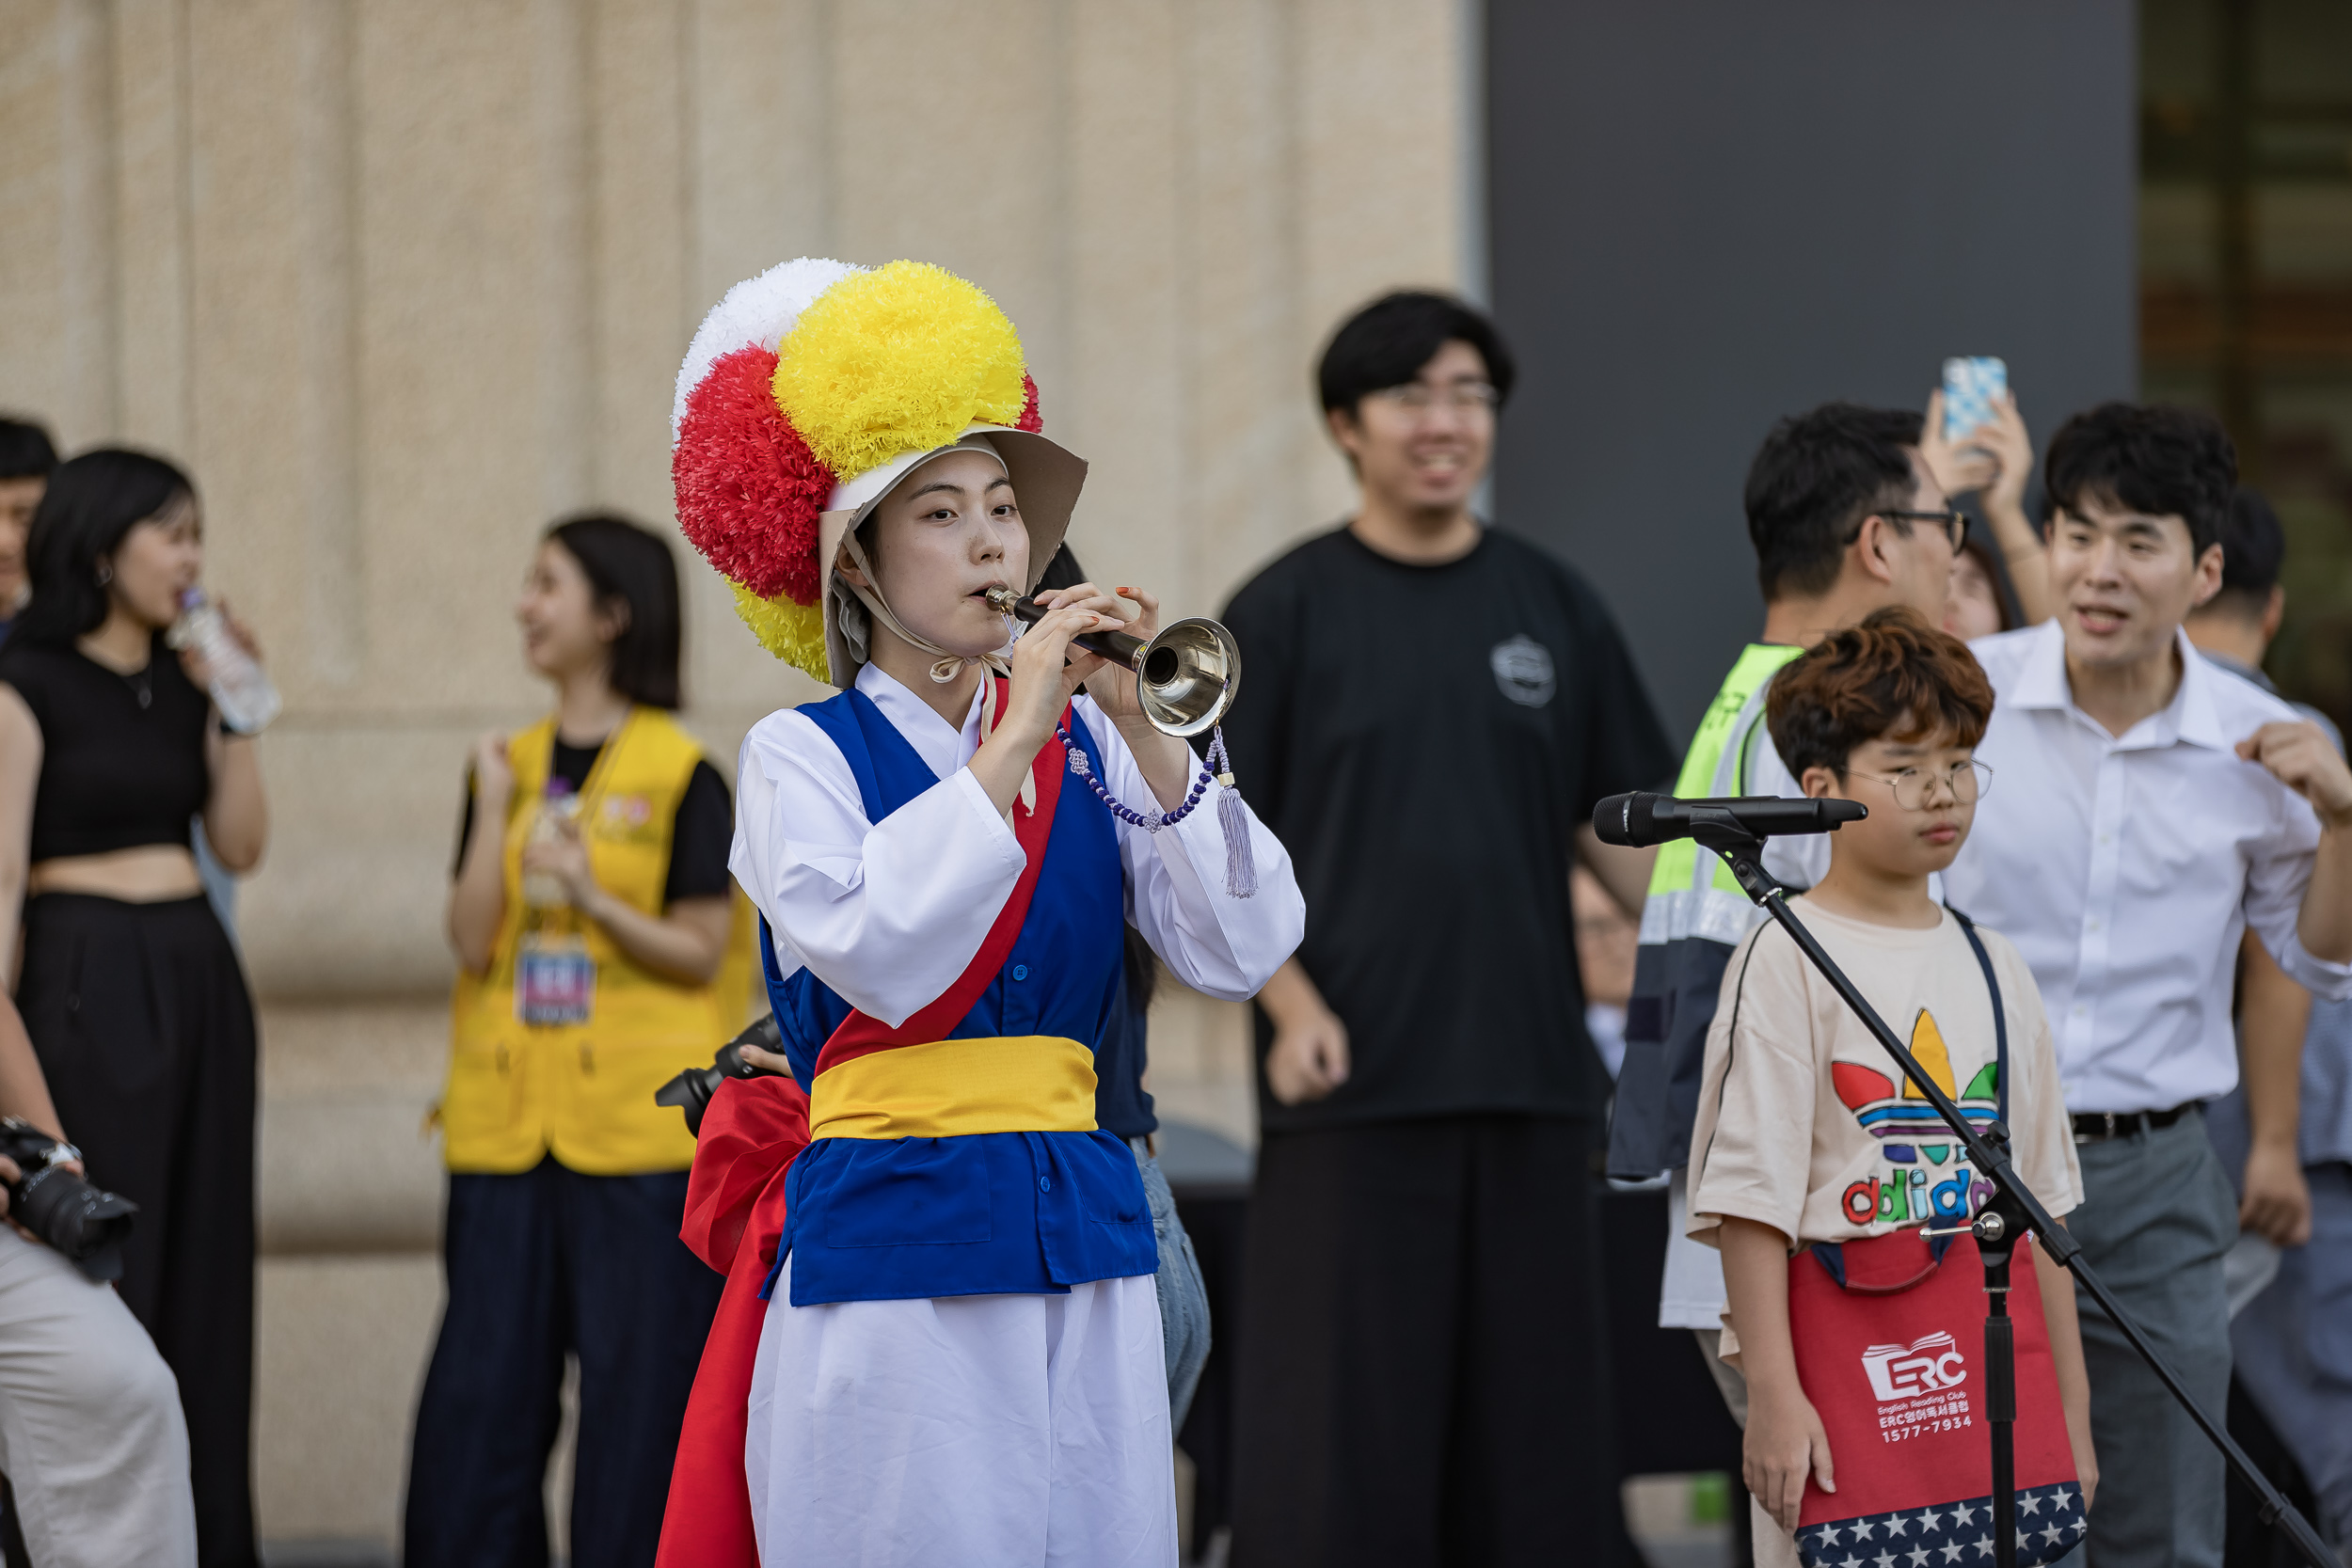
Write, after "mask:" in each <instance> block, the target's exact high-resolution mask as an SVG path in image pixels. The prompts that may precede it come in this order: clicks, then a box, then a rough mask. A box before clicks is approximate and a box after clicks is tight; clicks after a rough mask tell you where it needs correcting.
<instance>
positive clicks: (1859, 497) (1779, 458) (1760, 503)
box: [1741, 403, 1919, 600]
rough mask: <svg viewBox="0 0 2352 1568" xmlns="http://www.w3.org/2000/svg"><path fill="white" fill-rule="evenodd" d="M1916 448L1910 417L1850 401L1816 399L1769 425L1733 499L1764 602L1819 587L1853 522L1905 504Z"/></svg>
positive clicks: (1914, 417)
mask: <svg viewBox="0 0 2352 1568" xmlns="http://www.w3.org/2000/svg"><path fill="white" fill-rule="evenodd" d="M1918 444H1919V415H1918V414H1916V413H1915V412H1913V411H1912V410H1909V409H1902V408H1866V407H1864V406H1863V405H1862V404H1858V403H1825V404H1821V405H1820V407H1819V408H1814V409H1810V410H1808V411H1806V412H1805V413H1803V414H1798V415H1794V416H1792V417H1790V418H1788V419H1785V420H1781V421H1780V422H1779V423H1778V424H1776V425H1774V426H1772V434H1771V435H1769V436H1765V437H1764V444H1763V445H1762V446H1761V447H1759V448H1757V449H1756V461H1755V462H1753V463H1751V464H1749V465H1748V483H1747V488H1746V490H1745V491H1744V492H1743V494H1742V496H1741V500H1742V502H1743V504H1744V505H1745V506H1746V508H1747V514H1748V538H1749V539H1750V540H1751V541H1753V542H1754V543H1755V545H1756V582H1757V584H1758V585H1759V586H1760V587H1761V588H1762V589H1763V590H1764V597H1765V598H1766V599H1767V600H1771V599H1777V598H1779V597H1781V596H1782V595H1783V594H1825V593H1827V592H1828V591H1829V587H1830V584H1832V583H1834V582H1836V580H1837V563H1838V559H1839V557H1841V556H1842V555H1844V554H1845V551H1846V546H1848V545H1851V544H1852V543H1853V539H1854V533H1855V531H1857V530H1858V529H1859V528H1860V527H1861V526H1862V520H1863V519H1864V518H1866V517H1867V516H1869V515H1870V514H1871V513H1873V512H1879V511H1883V510H1885V509H1887V508H1889V507H1892V508H1894V509H1896V510H1898V511H1899V510H1901V509H1902V507H1903V504H1904V503H1905V502H1907V501H1908V500H1910V499H1911V492H1912V487H1913V486H1914V485H1915V483H1918V480H1917V475H1916V473H1915V470H1914V469H1913V467H1912V466H1911V452H1910V450H1909V449H1911V448H1914V447H1916V446H1917V445H1918ZM1896 527H1897V528H1898V530H1899V531H1901V532H1903V533H1906V534H1908V533H1909V532H1910V531H1911V525H1909V524H1908V523H1899V524H1897V525H1896Z"/></svg>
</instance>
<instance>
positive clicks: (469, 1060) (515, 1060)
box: [439, 707, 754, 1176]
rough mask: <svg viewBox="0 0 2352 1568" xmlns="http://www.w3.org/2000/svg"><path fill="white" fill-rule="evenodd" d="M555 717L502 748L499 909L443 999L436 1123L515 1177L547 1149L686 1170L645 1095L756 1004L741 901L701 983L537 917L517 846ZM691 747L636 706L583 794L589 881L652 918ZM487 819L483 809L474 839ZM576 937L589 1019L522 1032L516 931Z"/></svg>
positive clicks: (625, 1170)
mask: <svg viewBox="0 0 2352 1568" xmlns="http://www.w3.org/2000/svg"><path fill="white" fill-rule="evenodd" d="M554 749H555V721H554V719H553V718H551V717H550V718H548V719H545V720H542V721H539V722H538V723H536V724H533V725H532V727H531V728H529V729H527V730H523V731H521V732H519V733H517V734H516V735H514V736H510V737H508V740H507V749H506V751H507V759H508V761H509V762H510V764H511V765H512V766H513V768H514V770H515V792H514V797H513V800H512V801H511V803H510V804H509V806H508V808H507V816H506V822H505V824H504V826H505V853H504V863H505V864H504V870H505V884H506V912H505V916H504V919H503V921H502V922H501V925H500V927H499V936H498V943H497V946H496V947H495V948H494V949H493V951H492V954H491V958H490V967H489V970H488V971H487V973H485V974H480V975H474V974H464V973H462V972H461V973H460V974H458V976H457V984H456V988H455V990H454V992H453V996H452V999H451V1008H450V1012H451V1029H450V1034H451V1050H450V1068H449V1084H448V1087H447V1089H446V1091H445V1092H444V1093H443V1095H442V1099H441V1106H440V1112H439V1116H440V1122H441V1127H442V1132H443V1135H444V1139H445V1144H444V1148H445V1153H446V1156H447V1159H448V1161H449V1168H450V1169H451V1170H453V1171H462V1172H486V1173H492V1174H512V1173H515V1172H518V1171H526V1170H529V1169H531V1168H532V1166H533V1165H535V1164H538V1163H539V1161H540V1160H541V1159H542V1158H544V1157H545V1156H546V1155H548V1153H550V1152H551V1153H553V1154H554V1156H555V1157H556V1159H558V1160H560V1161H561V1162H563V1164H564V1165H566V1166H568V1167H569V1168H571V1169H573V1170H576V1171H579V1172H581V1173H582V1174H584V1175H589V1176H627V1175H637V1174H642V1173H644V1172H648V1171H662V1170H683V1169H685V1168H686V1167H687V1166H688V1165H690V1164H692V1163H693V1159H694V1137H693V1134H692V1133H691V1132H688V1131H687V1130H686V1118H685V1117H682V1116H680V1115H679V1114H678V1113H677V1111H676V1110H675V1108H673V1107H670V1106H663V1105H656V1104H655V1103H654V1102H653V1096H654V1091H655V1090H656V1089H658V1088H660V1086H661V1085H663V1084H665V1083H667V1082H668V1081H669V1080H670V1079H671V1078H672V1077H674V1076H675V1075H676V1074H677V1073H678V1072H679V1071H680V1070H682V1069H686V1068H690V1067H707V1066H709V1065H710V1058H711V1056H712V1054H713V1053H716V1052H717V1051H718V1049H719V1047H720V1046H722V1045H723V1044H725V1043H726V1042H727V1040H728V1039H729V1038H730V1037H733V1036H734V1034H735V1032H736V1031H737V1030H738V1029H739V1028H741V1027H742V1025H743V1022H744V1021H745V1018H746V1016H747V1014H748V1013H749V1011H750V1006H751V1001H752V987H753V985H754V980H753V974H754V970H753V967H752V966H753V961H754V960H753V946H752V916H751V904H750V901H749V900H748V899H746V898H745V897H744V896H743V895H742V893H741V891H740V890H737V891H736V892H735V894H734V905H735V918H734V922H733V926H732V928H731V929H730V932H729V935H728V941H727V951H726V956H725V958H723V960H722V961H721V963H720V967H719V973H718V974H717V975H716V976H715V977H714V978H713V979H712V981H711V982H710V983H709V984H707V985H702V986H690V985H680V984H677V983H675V982H674V981H671V980H667V979H664V978H662V977H661V976H660V975H658V974H654V973H652V972H651V971H649V970H645V969H641V968H639V967H638V966H637V965H636V964H635V963H633V962H631V961H630V959H629V958H628V957H627V956H626V955H624V954H623V953H622V952H621V950H620V948H619V947H618V946H617V945H615V944H614V942H612V939H611V938H610V937H608V936H606V935H605V934H604V931H603V930H602V929H601V928H600V927H598V926H597V925H596V923H595V922H594V921H592V920H589V919H588V918H587V917H585V916H584V915H582V914H580V912H579V911H575V910H572V909H570V908H568V907H558V908H555V909H548V910H534V909H531V908H529V907H528V906H526V905H525V904H524V902H523V895H522V851H523V846H524V844H525V843H526V842H527V841H528V840H529V838H530V836H531V828H532V821H533V818H534V816H535V814H536V813H537V811H538V809H539V802H540V800H541V798H542V796H543V795H544V793H545V791H546V788H547V780H548V768H549V765H550V763H551V761H552V759H553V756H554ZM702 758H703V750H702V747H701V745H700V744H699V743H698V742H696V741H695V739H694V738H693V737H692V736H690V735H688V734H687V733H686V732H685V731H684V730H682V729H680V728H679V727H678V725H677V722H676V721H675V720H674V719H672V718H671V717H670V716H669V715H668V714H666V713H663V712H662V711H660V709H658V708H647V707H634V708H631V709H630V710H629V712H628V717H627V718H626V719H624V720H623V721H622V722H621V726H620V728H619V729H617V730H615V731H614V732H613V734H612V738H611V739H610V740H608V741H606V742H605V745H604V749H603V751H602V752H599V753H598V754H597V757H596V766H595V767H594V768H592V769H591V770H590V771H589V774H588V781H587V784H586V786H585V787H584V788H583V789H581V791H580V812H579V821H580V830H581V834H582V837H583V838H584V840H585V841H586V843H587V846H588V863H589V865H590V866H591V867H592V868H593V869H594V871H595V874H596V885H597V886H599V887H601V888H602V889H604V890H605V891H606V892H607V893H610V894H612V895H615V896H617V897H620V898H622V899H625V900H627V901H628V903H630V904H631V905H634V906H635V907H636V908H638V909H640V910H642V911H644V912H645V913H647V914H649V915H655V916H659V915H660V913H661V912H662V892H663V886H664V884H665V883H666V881H667V880H668V878H669V873H670V838H671V833H672V832H673V830H674V829H675V824H676V820H677V808H678V802H679V801H680V800H683V799H685V796H686V786H687V784H688V782H689V781H690V780H691V778H692V777H693V774H694V766H695V764H696V763H698V762H700V761H701V760H702ZM489 827H490V825H489V824H488V823H485V822H484V821H483V820H482V819H481V817H480V816H479V815H477V816H476V818H475V824H474V831H475V832H487V831H489ZM533 929H535V930H537V931H539V932H541V933H543V934H546V935H548V936H549V937H552V938H556V939H565V938H577V939H579V940H580V941H581V942H584V943H585V946H586V950H587V955H588V957H589V958H590V959H591V960H592V961H593V962H594V965H595V982H594V986H593V990H592V991H591V994H590V1002H589V1011H588V1016H587V1021H586V1022H581V1023H558V1024H544V1023H525V1022H522V1021H521V1020H520V1019H519V1018H518V1017H517V1016H516V1012H517V1009H516V994H515V983H516V953H517V951H518V950H519V949H520V948H521V946H522V944H523V939H524V936H525V933H526V931H528V930H533Z"/></svg>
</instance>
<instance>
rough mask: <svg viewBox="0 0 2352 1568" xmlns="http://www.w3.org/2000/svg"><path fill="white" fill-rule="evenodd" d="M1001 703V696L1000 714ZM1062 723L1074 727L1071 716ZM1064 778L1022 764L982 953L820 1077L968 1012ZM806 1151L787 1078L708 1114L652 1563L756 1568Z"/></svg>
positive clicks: (1032, 871) (1016, 925) (1002, 942)
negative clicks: (684, 1372) (760, 1408)
mask: <svg viewBox="0 0 2352 1568" xmlns="http://www.w3.org/2000/svg"><path fill="white" fill-rule="evenodd" d="M1004 700H1005V697H1004V693H1003V692H1002V691H999V692H998V694H997V701H998V703H999V705H1000V711H1001V705H1002V703H1003V702H1004ZM1062 722H1063V723H1064V725H1068V724H1070V723H1072V722H1073V720H1072V718H1071V716H1070V714H1069V711H1068V710H1067V709H1065V710H1064V711H1063V715H1062ZM1064 771H1065V764H1064V753H1063V751H1062V747H1061V743H1060V741H1059V739H1058V737H1057V738H1054V739H1049V740H1048V741H1046V743H1045V744H1044V746H1043V747H1041V748H1040V749H1039V751H1038V753H1037V759H1036V760H1035V761H1034V762H1032V763H1031V764H1030V765H1029V772H1030V776H1031V777H1032V778H1033V779H1034V780H1035V781H1036V783H1037V809H1036V810H1035V811H1034V812H1030V813H1028V814H1026V816H1024V815H1023V814H1022V813H1021V812H1020V811H1018V810H1016V811H1015V812H1014V814H1013V816H1014V821H1013V836H1014V837H1015V838H1016V839H1018V840H1019V841H1020V845H1021V849H1022V853H1023V854H1024V855H1025V857H1026V860H1027V863H1026V864H1025V865H1024V866H1023V867H1022V871H1021V876H1020V879H1019V880H1017V881H1015V882H1014V883H1013V888H1012V895H1011V896H1010V897H1009V898H1007V899H1006V900H1005V907H1004V908H1003V909H1002V910H1001V911H998V912H997V915H996V920H995V923H994V924H993V925H992V926H991V927H989V928H988V935H987V936H986V937H985V938H983V939H982V940H981V942H980V950H979V951H978V952H977V953H976V954H974V955H973V957H972V962H971V963H970V964H969V965H967V966H966V967H965V969H964V971H963V973H962V974H961V975H959V976H957V978H956V982H955V984H953V985H951V986H949V987H948V988H947V990H946V991H945V992H944V993H943V994H942V995H941V996H940V998H939V1000H938V1001H936V1002H933V1003H931V1004H930V1006H926V1007H924V1008H922V1009H920V1010H919V1011H917V1012H916V1013H915V1014H914V1017H912V1018H910V1019H908V1020H907V1021H906V1022H904V1023H902V1024H900V1025H899V1026H898V1028H896V1029H892V1028H890V1027H888V1026H887V1025H885V1024H884V1023H883V1022H882V1021H881V1020H880V1019H876V1018H872V1017H869V1016H868V1015H866V1014H865V1013H861V1012H852V1013H851V1014H850V1016H849V1017H848V1018H846V1019H844V1020H843V1021H842V1022H841V1026H840V1027H839V1028H838V1029H835V1030H834V1032H833V1036H832V1037H831V1038H829V1039H827V1040H826V1041H825V1046H824V1049H823V1050H822V1051H821V1052H819V1053H818V1057H817V1070H818V1072H822V1071H824V1070H825V1069H827V1068H829V1067H832V1066H834V1064H835V1063H837V1062H844V1061H848V1060H850V1059H851V1058H852V1057H856V1056H862V1055H866V1053H870V1052H875V1051H888V1050H890V1049H892V1048H893V1047H896V1046H901V1045H916V1044H923V1043H927V1042H929V1041H931V1040H936V1039H942V1038H945V1037H946V1033H947V1031H948V1030H950V1029H952V1028H954V1027H955V1026H956V1024H957V1023H958V1022H961V1020H962V1019H963V1016H964V1015H965V1014H966V1013H969V1012H970V1011H971V1010H972V1007H973V1005H974V1004H975V1003H977V1001H978V1000H979V998H980V993H981V992H982V991H985V990H988V988H989V986H990V984H991V983H992V982H993V981H994V979H995V978H996V974H997V972H998V971H999V970H1001V969H1002V968H1003V967H1004V964H1005V958H1006V957H1007V955H1009V954H1010V953H1011V951H1012V944H1013V942H1015V941H1016V940H1017V939H1018V938H1019V937H1020V935H1021V927H1022V926H1023V924H1024V923H1025V922H1026V921H1027V919H1028V916H1029V900H1030V897H1031V895H1033V894H1035V893H1036V891H1037V879H1038V873H1039V871H1040V869H1041V867H1042V866H1043V865H1044V863H1045V847H1046V840H1047V839H1048V838H1050V837H1051V836H1052V834H1053V825H1054V808H1055V806H1056V804H1057V802H1058V801H1059V800H1060V799H1061V781H1062V774H1063V772H1064ZM806 1147H808V1096H806V1095H805V1094H803V1093H802V1092H801V1086H800V1085H798V1084H796V1083H794V1082H793V1081H792V1080H791V1079H789V1078H752V1079H733V1078H731V1079H728V1080H726V1081H725V1082H723V1083H722V1084H721V1085H719V1090H718V1092H717V1093H716V1094H714V1095H712V1096H711V1100H710V1107H709V1109H708V1110H707V1111H706V1112H705V1113H704V1114H703V1129H702V1136H701V1137H700V1139H698V1140H697V1142H696V1144H695V1147H694V1166H693V1170H692V1172H691V1174H690V1175H689V1176H688V1178H687V1185H686V1222H685V1225H684V1226H683V1227H682V1228H681V1229H680V1231H679V1238H680V1240H682V1241H684V1242H685V1243H686V1244H687V1246H688V1247H689V1248H690V1249H691V1250H692V1252H693V1253H694V1255H695V1256H696V1257H697V1258H700V1259H702V1260H703V1261H704V1262H706V1263H707V1264H709V1265H710V1266H711V1267H712V1268H714V1269H716V1270H718V1271H719V1272H720V1273H721V1274H723V1275H726V1276H727V1283H726V1290H725V1291H724V1293H723V1294H722V1295H721V1296H720V1298H719V1311H718V1315H717V1316H716V1317H715V1318H713V1319H712V1320H711V1323H710V1337H709V1338H708V1339H707V1341H706V1342H705V1343H704V1345H703V1358H702V1365H701V1366H700V1367H699V1368H698V1369H697V1370H695V1373H694V1389H693V1392H692V1394H691V1395H690V1396H689V1397H688V1400H687V1403H686V1420H685V1424H684V1425H683V1426H682V1427H681V1428H680V1429H679V1432H678V1445H677V1460H676V1463H675V1465H674V1466H673V1467H672V1469H671V1472H670V1501H669V1506H668V1508H667V1509H666V1510H665V1511H664V1513H663V1514H662V1520H661V1544H660V1548H659V1549H658V1550H657V1551H656V1553H655V1556H654V1563H655V1568H759V1548H758V1543H757V1539H756V1537H755V1535H754V1533H753V1530H752V1498H751V1486H750V1483H749V1481H747V1480H746V1479H745V1476H744V1472H743V1440H744V1436H745V1433H746V1429H747V1424H748V1423H747V1418H746V1406H747V1405H748V1404H749V1403H750V1401H751V1393H752V1363H753V1362H754V1361H755V1359H756V1358H757V1356H758V1354H759V1332H760V1326H761V1324H762V1323H765V1322H766V1321H767V1315H768V1307H769V1304H768V1303H767V1302H765V1301H763V1300H761V1299H760V1295H759V1288H760V1286H761V1285H762V1284H763V1283H765V1282H766V1280H767V1277H768V1272H769V1271H770V1270H771V1269H772V1268H774V1267H775V1262H776V1248H777V1246H778V1245H779V1244H780V1243H782V1242H783V1239H784V1217H785V1202H784V1179H785V1175H786V1173H787V1170H788V1169H789V1168H790V1166H791V1164H792V1159H793V1157H794V1156H795V1155H797V1154H799V1153H800V1151H801V1150H802V1149H803V1148H806ZM746 1243H748V1244H746Z"/></svg>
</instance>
